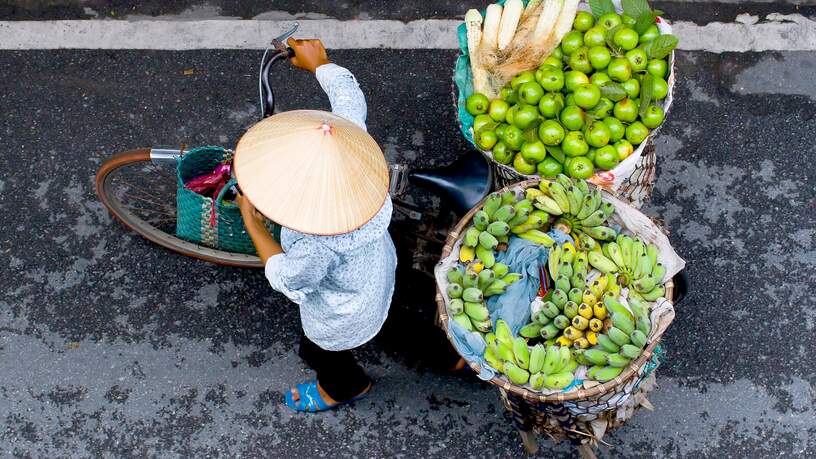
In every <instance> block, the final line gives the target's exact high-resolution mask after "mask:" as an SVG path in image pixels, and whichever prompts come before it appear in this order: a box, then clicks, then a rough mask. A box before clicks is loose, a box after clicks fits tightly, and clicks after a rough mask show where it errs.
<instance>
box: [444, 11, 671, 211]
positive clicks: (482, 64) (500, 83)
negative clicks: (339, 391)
mask: <svg viewBox="0 0 816 459" xmlns="http://www.w3.org/2000/svg"><path fill="white" fill-rule="evenodd" d="M660 14H662V12H660V11H653V10H652V9H651V8H650V7H649V5H648V3H647V1H646V0H623V1H622V2H619V1H617V0H615V1H613V0H592V1H589V2H579V1H578V0H530V1H526V2H525V1H523V0H506V1H500V2H498V3H495V4H492V5H489V6H488V7H487V9H486V11H485V13H484V15H483V14H482V13H480V12H479V11H477V10H470V11H469V12H468V13H467V14H466V16H465V22H464V24H462V25H461V26H460V28H459V43H460V50H461V55H460V56H459V57H458V60H457V62H456V67H455V71H454V99H455V104H456V107H457V114H458V123H459V125H460V128H461V131H462V133H463V135H464V136H465V137H466V138H467V139H468V141H470V142H471V143H473V144H474V145H475V146H476V148H478V149H479V150H480V151H481V152H482V153H483V154H484V155H485V156H486V157H488V158H489V159H490V160H491V163H492V164H493V167H494V169H495V171H494V172H495V173H494V177H495V180H496V183H495V185H496V187H497V188H498V187H503V186H506V185H507V184H510V183H514V182H518V181H521V180H526V179H529V178H533V177H543V178H553V177H555V176H556V175H558V174H559V173H564V174H567V175H569V176H570V177H572V178H582V179H589V180H590V181H592V182H593V183H595V184H598V185H600V186H603V187H605V188H607V189H609V190H611V191H613V192H615V193H617V194H618V195H620V196H622V197H623V198H624V199H625V200H627V201H629V202H630V203H632V204H633V205H635V206H636V207H640V206H641V205H642V204H643V203H644V202H645V201H646V200H647V199H648V197H649V195H650V194H651V184H652V182H653V181H654V176H655V152H654V146H653V144H652V142H651V139H652V138H653V137H654V135H655V133H656V132H657V130H658V129H659V128H660V126H661V125H662V124H663V121H664V119H665V116H666V113H667V112H668V110H669V107H670V106H671V103H672V91H673V88H674V80H675V75H674V48H675V47H676V46H677V38H676V37H675V36H674V35H672V34H671V31H672V30H671V25H670V24H669V23H668V22H667V21H666V20H665V19H663V18H662V17H660Z"/></svg>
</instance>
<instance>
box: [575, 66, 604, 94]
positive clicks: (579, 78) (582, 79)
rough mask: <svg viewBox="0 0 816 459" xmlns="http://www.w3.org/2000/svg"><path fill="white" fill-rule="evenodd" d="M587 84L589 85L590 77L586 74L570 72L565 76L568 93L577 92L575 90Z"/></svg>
mask: <svg viewBox="0 0 816 459" xmlns="http://www.w3.org/2000/svg"><path fill="white" fill-rule="evenodd" d="M610 76H611V75H610ZM587 83H589V77H588V76H586V73H584V72H580V71H578V70H570V71H569V72H567V73H565V74H564V87H565V88H567V92H572V91H575V88H577V87H578V86H580V85H582V84H587Z"/></svg>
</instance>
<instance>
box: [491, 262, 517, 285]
mask: <svg viewBox="0 0 816 459" xmlns="http://www.w3.org/2000/svg"><path fill="white" fill-rule="evenodd" d="M493 267H495V265H493ZM519 279H521V274H519V273H509V274H507V275H506V276H504V277H502V278H501V280H502V282H504V283H505V284H507V285H508V286H510V285H512V284H513V283H514V282H516V281H518V280H519Z"/></svg>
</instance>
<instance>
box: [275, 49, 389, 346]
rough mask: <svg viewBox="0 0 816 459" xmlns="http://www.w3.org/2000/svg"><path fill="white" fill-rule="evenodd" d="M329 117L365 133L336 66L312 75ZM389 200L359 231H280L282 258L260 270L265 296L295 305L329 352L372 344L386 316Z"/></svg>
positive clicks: (361, 105)
mask: <svg viewBox="0 0 816 459" xmlns="http://www.w3.org/2000/svg"><path fill="white" fill-rule="evenodd" d="M315 74H316V76H317V80H318V82H320V86H321V87H322V88H323V90H324V91H326V94H327V95H328V96H329V101H330V102H331V106H332V112H334V113H335V114H337V115H340V116H343V117H345V118H347V119H349V120H351V121H353V122H354V123H356V124H357V125H359V126H360V127H362V128H363V129H365V128H366V126H365V120H366V102H365V97H364V96H363V93H362V91H360V87H359V85H358V84H357V80H356V79H355V78H354V76H353V75H352V74H351V72H349V71H348V70H346V69H344V68H343V67H340V66H338V65H335V64H327V65H323V66H321V67H318V69H317V71H316V72H315ZM391 212H392V206H391V199H390V197H386V199H385V203H384V204H383V207H382V209H380V211H379V212H378V213H377V215H375V216H374V218H373V219H371V221H369V222H368V223H366V224H365V225H363V226H362V227H361V228H360V229H358V230H356V231H352V232H350V233H346V234H341V235H337V236H315V235H310V234H303V233H299V232H297V231H293V230H290V229H288V228H283V230H282V231H281V246H282V247H283V250H284V252H285V253H283V254H280V255H275V256H273V257H271V258H269V260H267V262H266V277H267V279H269V283H270V284H271V285H272V288H274V289H275V290H278V291H279V292H281V293H283V294H284V295H286V296H287V297H288V298H289V299H290V300H292V301H293V302H295V303H297V304H298V305H300V320H301V323H302V325H303V331H304V333H305V334H306V336H307V337H308V338H309V339H310V340H312V341H313V342H314V343H315V344H317V345H318V346H320V347H321V348H323V349H326V350H329V351H341V350H346V349H353V348H355V347H358V346H360V345H362V344H364V343H365V342H367V341H369V340H370V339H372V338H373V337H374V336H375V335H376V334H377V333H378V332H379V331H380V328H382V325H383V323H384V322H385V318H386V317H387V316H388V308H389V306H390V304H391V296H392V295H393V293H394V274H395V271H396V267H397V254H396V250H395V249H394V243H393V242H392V241H391V236H390V235H389V234H388V224H389V223H390V222H391Z"/></svg>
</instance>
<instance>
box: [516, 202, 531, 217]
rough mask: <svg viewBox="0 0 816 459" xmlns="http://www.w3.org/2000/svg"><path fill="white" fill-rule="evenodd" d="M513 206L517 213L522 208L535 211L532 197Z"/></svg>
mask: <svg viewBox="0 0 816 459" xmlns="http://www.w3.org/2000/svg"><path fill="white" fill-rule="evenodd" d="M513 208H514V209H516V214H518V213H519V211H521V210H527V211H528V212H532V211H533V201H532V200H530V199H522V200H521V201H518V202H517V203H515V204H513Z"/></svg>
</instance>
